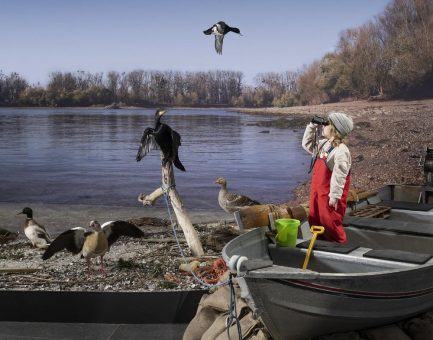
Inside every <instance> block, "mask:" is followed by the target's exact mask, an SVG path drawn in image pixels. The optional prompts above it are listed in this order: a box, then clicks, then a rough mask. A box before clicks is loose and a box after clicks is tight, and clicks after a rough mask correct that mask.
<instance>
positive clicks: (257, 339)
mask: <svg viewBox="0 0 433 340" xmlns="http://www.w3.org/2000/svg"><path fill="white" fill-rule="evenodd" d="M270 339H271V337H270V336H268V335H267V333H265V332H264V331H263V330H262V329H259V330H258V331H254V332H253V333H252V334H251V336H249V337H248V338H246V339H245V340H270ZM346 340H347V339H346Z"/></svg>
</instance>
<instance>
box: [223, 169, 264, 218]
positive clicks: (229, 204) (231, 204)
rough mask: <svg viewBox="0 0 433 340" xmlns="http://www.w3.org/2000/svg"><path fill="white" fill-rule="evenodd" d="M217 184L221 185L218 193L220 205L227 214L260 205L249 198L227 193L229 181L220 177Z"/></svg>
mask: <svg viewBox="0 0 433 340" xmlns="http://www.w3.org/2000/svg"><path fill="white" fill-rule="evenodd" d="M215 183H217V184H219V185H221V189H220V191H219V193H218V203H219V205H220V207H221V208H222V209H223V210H224V211H225V212H228V213H234V212H235V211H238V210H239V209H241V208H242V207H246V206H250V205H259V204H260V203H259V202H257V201H254V200H252V199H251V198H249V197H247V196H244V195H240V194H238V193H234V192H229V191H227V181H226V180H225V179H224V178H223V177H219V178H218V179H217V180H216V181H215Z"/></svg>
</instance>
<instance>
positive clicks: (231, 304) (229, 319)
mask: <svg viewBox="0 0 433 340" xmlns="http://www.w3.org/2000/svg"><path fill="white" fill-rule="evenodd" d="M173 187H174V185H171V186H169V187H167V190H164V188H163V187H162V191H163V193H164V198H165V204H166V205H167V211H168V216H169V218H170V222H171V227H172V229H173V234H174V238H175V240H176V244H177V247H178V248H179V252H180V254H181V256H182V258H183V260H184V262H185V264H187V263H188V261H187V259H186V257H185V254H184V252H183V250H182V247H181V246H180V243H179V239H178V237H177V232H176V228H175V226H176V224H177V223H174V222H173V217H172V215H171V210H170V203H171V200H170V197H169V194H168V192H169V190H170V189H171V188H173ZM191 274H192V276H193V277H194V279H195V280H196V281H198V282H199V283H200V284H201V285H203V286H205V287H209V288H213V287H222V286H225V285H227V284H228V285H229V287H230V302H229V315H228V316H227V319H226V329H227V336H228V339H229V340H231V338H230V332H229V328H230V326H231V325H232V324H233V320H234V321H235V322H236V327H237V331H238V337H239V340H242V330H241V324H240V321H239V318H238V317H237V315H236V293H235V288H234V286H233V280H232V276H233V275H232V273H230V274H229V279H228V280H227V281H225V282H220V283H214V284H209V283H207V282H204V281H203V280H201V279H200V278H199V277H198V276H197V275H196V274H195V273H194V271H193V270H191Z"/></svg>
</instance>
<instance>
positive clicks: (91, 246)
mask: <svg viewBox="0 0 433 340" xmlns="http://www.w3.org/2000/svg"><path fill="white" fill-rule="evenodd" d="M89 228H90V229H91V230H90V231H88V230H86V229H85V228H81V227H78V228H72V229H69V230H67V231H65V232H63V233H62V234H60V235H59V236H57V238H56V239H55V240H54V241H53V242H52V243H51V245H50V246H49V247H48V248H47V250H46V251H45V253H44V254H43V255H42V259H43V260H47V259H49V258H50V257H51V256H53V255H54V254H55V253H57V252H59V251H61V250H63V249H67V250H69V251H70V252H72V253H73V254H79V253H81V256H82V257H84V258H85V259H86V262H87V272H88V274H90V261H91V259H92V258H93V257H99V258H100V262H101V268H100V271H101V272H102V273H103V274H105V269H104V255H105V253H106V252H107V251H108V250H109V249H110V246H111V245H112V244H113V243H114V242H115V241H116V240H117V239H119V237H121V236H131V237H143V236H144V233H143V231H142V230H140V229H139V228H138V227H136V226H135V225H133V224H132V223H129V222H125V221H110V222H106V223H104V224H103V225H102V226H101V225H100V224H99V223H98V221H91V222H90V226H89Z"/></svg>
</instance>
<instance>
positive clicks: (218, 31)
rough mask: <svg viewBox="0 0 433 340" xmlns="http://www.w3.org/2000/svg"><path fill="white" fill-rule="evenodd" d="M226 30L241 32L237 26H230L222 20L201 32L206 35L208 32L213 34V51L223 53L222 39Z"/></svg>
mask: <svg viewBox="0 0 433 340" xmlns="http://www.w3.org/2000/svg"><path fill="white" fill-rule="evenodd" d="M228 32H235V33H237V34H241V31H240V30H239V28H236V27H230V26H229V25H227V24H226V23H225V22H224V21H219V22H217V23H216V24H215V25H213V26H212V27H211V28H208V29H207V30H206V31H203V33H204V34H206V35H210V34H214V35H215V51H217V53H218V54H222V53H223V40H224V36H225V35H226V34H227V33H228ZM241 35H242V34H241Z"/></svg>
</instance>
